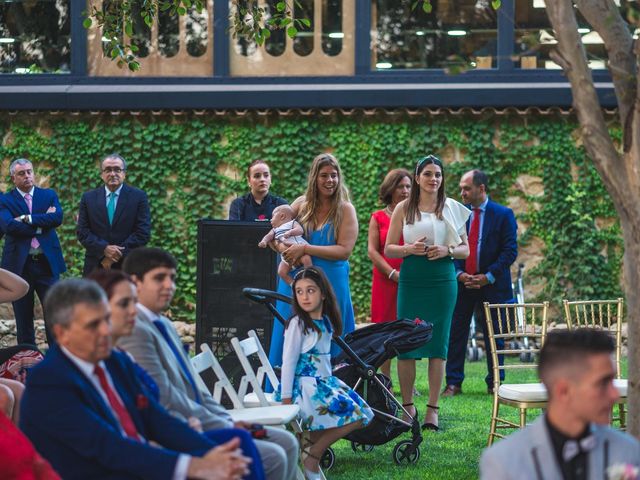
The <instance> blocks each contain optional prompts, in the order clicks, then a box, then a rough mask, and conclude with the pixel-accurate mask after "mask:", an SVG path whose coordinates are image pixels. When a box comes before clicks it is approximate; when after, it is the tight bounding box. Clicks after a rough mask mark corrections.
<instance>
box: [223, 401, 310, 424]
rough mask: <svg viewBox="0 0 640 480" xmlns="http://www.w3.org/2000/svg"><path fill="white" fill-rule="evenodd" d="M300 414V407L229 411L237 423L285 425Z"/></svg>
mask: <svg viewBox="0 0 640 480" xmlns="http://www.w3.org/2000/svg"><path fill="white" fill-rule="evenodd" d="M299 412H300V407H299V406H298V405H274V406H272V407H256V408H242V409H235V410H227V413H229V415H231V418H232V419H233V420H234V421H235V422H249V423H262V424H263V425H284V424H287V423H289V422H291V421H293V420H294V419H295V418H296V417H297V416H298V413H299Z"/></svg>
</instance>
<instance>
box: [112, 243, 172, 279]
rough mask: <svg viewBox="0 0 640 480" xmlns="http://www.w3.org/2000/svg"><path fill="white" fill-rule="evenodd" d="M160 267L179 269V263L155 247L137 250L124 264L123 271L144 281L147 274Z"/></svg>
mask: <svg viewBox="0 0 640 480" xmlns="http://www.w3.org/2000/svg"><path fill="white" fill-rule="evenodd" d="M158 267H166V268H174V269H177V268H178V262H176V259H175V257H174V256H173V255H171V254H170V253H169V252H167V251H166V250H163V249H161V248H155V247H141V248H135V249H133V250H132V251H131V253H129V255H127V256H126V257H125V259H124V262H122V270H123V271H125V272H126V273H128V274H129V275H131V276H135V277H136V278H138V279H139V280H142V279H144V276H145V274H146V273H147V272H149V271H151V270H153V269H154V268H158Z"/></svg>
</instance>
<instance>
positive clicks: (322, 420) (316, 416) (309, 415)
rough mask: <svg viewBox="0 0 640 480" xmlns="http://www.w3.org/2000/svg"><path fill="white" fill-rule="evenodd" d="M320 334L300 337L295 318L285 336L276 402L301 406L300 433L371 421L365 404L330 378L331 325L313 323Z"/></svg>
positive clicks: (323, 322)
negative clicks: (289, 400) (280, 378)
mask: <svg viewBox="0 0 640 480" xmlns="http://www.w3.org/2000/svg"><path fill="white" fill-rule="evenodd" d="M314 323H315V324H316V326H318V327H319V328H320V331H321V333H320V334H318V333H317V332H315V331H307V333H303V328H302V322H301V321H300V320H298V318H297V317H294V318H293V319H292V320H291V322H290V323H289V328H287V330H286V332H285V347H284V348H285V349H286V353H285V362H284V364H283V365H282V383H281V384H280V386H279V387H278V388H277V390H276V396H275V398H276V400H277V401H280V400H282V393H283V392H284V396H285V397H291V401H292V403H294V404H296V405H299V406H300V420H301V426H302V429H303V430H312V431H313V430H325V429H327V428H335V427H342V426H344V425H349V424H350V423H353V422H357V421H358V420H362V421H363V422H362V426H363V427H364V426H365V425H367V424H368V423H369V422H370V421H371V419H372V418H373V412H372V411H371V409H370V408H369V406H368V405H367V404H366V403H365V402H364V400H363V399H362V398H361V397H360V396H359V395H358V394H357V393H356V392H354V391H353V390H352V389H351V388H349V387H348V386H347V385H346V384H345V383H344V382H342V380H340V379H339V378H337V377H334V376H332V375H331V359H330V358H331V352H330V348H331V332H332V328H331V322H329V319H328V318H327V317H323V318H322V319H321V320H314Z"/></svg>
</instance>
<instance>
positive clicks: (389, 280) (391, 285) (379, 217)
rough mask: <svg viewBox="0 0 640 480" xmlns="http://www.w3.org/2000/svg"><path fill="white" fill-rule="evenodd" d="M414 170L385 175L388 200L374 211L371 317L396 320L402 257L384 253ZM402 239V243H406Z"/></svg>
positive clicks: (384, 191)
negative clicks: (397, 207)
mask: <svg viewBox="0 0 640 480" xmlns="http://www.w3.org/2000/svg"><path fill="white" fill-rule="evenodd" d="M410 191H411V174H410V173H409V172H408V171H407V170H405V169H404V168H396V169H393V170H391V171H390V172H389V173H387V175H386V176H385V177H384V180H383V181H382V184H381V185H380V190H379V193H378V197H379V198H380V201H381V202H382V203H383V204H384V206H385V207H384V208H383V209H382V210H377V211H375V212H373V213H372V214H371V220H370V221H369V238H368V242H367V245H368V248H367V252H368V254H369V258H370V259H371V262H372V263H373V281H372V282H371V321H372V322H373V323H383V322H390V321H392V320H396V319H397V318H398V316H397V308H396V306H397V299H398V280H399V279H400V265H401V264H402V259H401V258H388V257H386V256H385V255H384V244H385V243H386V241H387V233H388V232H389V225H390V223H391V215H392V214H393V211H394V210H395V208H396V206H397V205H398V203H400V202H401V201H402V200H404V199H406V198H408V197H409V192H410ZM402 244H403V243H402V239H400V245H402ZM390 370H391V360H387V361H386V362H385V363H384V364H383V365H382V367H380V371H381V372H382V373H384V374H385V375H386V376H387V377H389V378H391V377H390V374H391V372H390Z"/></svg>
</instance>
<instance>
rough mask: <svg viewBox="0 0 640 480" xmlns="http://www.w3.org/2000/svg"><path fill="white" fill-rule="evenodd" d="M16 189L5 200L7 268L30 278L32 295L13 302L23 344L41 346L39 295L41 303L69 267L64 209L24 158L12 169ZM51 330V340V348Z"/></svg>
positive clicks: (0, 216)
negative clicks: (62, 229)
mask: <svg viewBox="0 0 640 480" xmlns="http://www.w3.org/2000/svg"><path fill="white" fill-rule="evenodd" d="M9 173H10V174H11V181H12V182H13V184H14V185H15V187H16V188H14V189H13V190H11V191H10V192H8V193H7V194H6V195H4V196H2V198H0V228H2V231H3V232H4V233H5V241H4V248H3V250H2V268H5V269H7V270H9V271H10V272H13V273H15V274H16V275H19V276H21V277H22V278H24V279H25V280H26V281H27V283H29V291H28V292H27V294H26V295H25V296H24V297H22V298H21V299H20V300H17V301H15V302H13V311H14V313H15V316H16V330H17V336H18V339H17V340H18V343H19V344H20V343H30V344H34V345H35V343H36V340H35V332H34V329H33V301H34V297H33V294H34V292H35V293H37V294H38V298H39V299H40V302H43V301H44V297H45V295H46V293H47V290H48V289H49V287H51V286H52V285H53V284H54V283H55V282H57V281H58V278H60V274H61V273H63V272H65V271H66V269H67V267H66V265H65V263H64V258H62V249H61V248H60V241H59V240H58V235H57V234H56V228H57V227H58V226H60V224H62V207H60V202H59V201H58V196H57V195H56V192H54V191H53V190H51V189H48V188H38V187H36V186H35V185H34V172H33V165H32V164H31V162H30V161H29V160H26V159H24V158H18V159H16V160H14V161H13V162H11V165H10V167H9ZM51 340H52V339H51V337H50V334H49V331H48V330H47V341H48V342H49V344H51Z"/></svg>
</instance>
